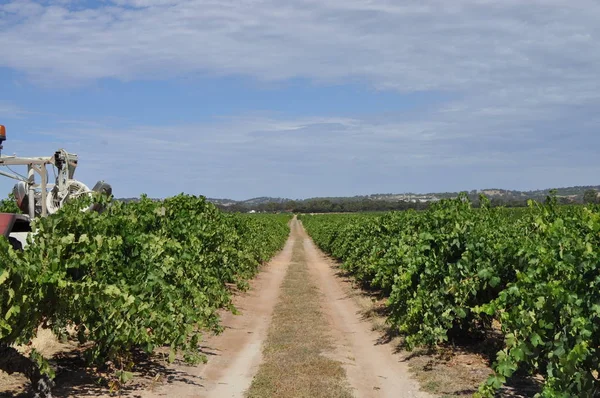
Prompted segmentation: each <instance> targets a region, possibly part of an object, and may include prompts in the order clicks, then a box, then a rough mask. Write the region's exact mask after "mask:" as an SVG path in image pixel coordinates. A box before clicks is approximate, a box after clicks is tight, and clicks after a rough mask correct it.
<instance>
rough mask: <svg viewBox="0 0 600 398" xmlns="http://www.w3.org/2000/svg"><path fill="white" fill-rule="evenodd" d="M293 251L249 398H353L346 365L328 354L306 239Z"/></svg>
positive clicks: (325, 334)
mask: <svg viewBox="0 0 600 398" xmlns="http://www.w3.org/2000/svg"><path fill="white" fill-rule="evenodd" d="M293 250H294V251H293V255H292V263H291V264H290V266H289V268H288V272H287V275H286V277H285V279H284V281H283V285H282V290H281V296H280V301H279V303H278V304H277V306H276V307H275V311H274V313H273V318H272V323H271V326H270V329H269V334H268V336H267V340H266V341H265V347H264V350H263V356H264V359H263V363H262V365H261V366H260V368H259V370H258V373H257V375H256V376H255V378H254V380H253V382H252V385H251V386H250V389H249V390H248V392H247V397H250V398H254V397H260V398H266V397H311V398H314V397H332V398H336V397H352V393H351V391H350V387H349V386H348V384H347V383H346V375H345V371H344V369H343V368H342V365H341V363H340V362H338V361H335V360H332V359H329V358H327V357H326V356H325V355H326V353H327V352H328V351H331V350H332V349H333V346H332V342H331V338H330V336H329V334H328V330H327V322H326V320H325V318H324V316H323V314H322V312H321V309H320V299H321V293H320V292H319V291H318V289H317V288H316V287H315V285H314V284H313V283H312V281H311V279H310V275H309V273H308V269H307V266H306V260H305V255H304V248H303V246H302V241H301V240H298V241H297V242H296V244H295V245H294V249H293Z"/></svg>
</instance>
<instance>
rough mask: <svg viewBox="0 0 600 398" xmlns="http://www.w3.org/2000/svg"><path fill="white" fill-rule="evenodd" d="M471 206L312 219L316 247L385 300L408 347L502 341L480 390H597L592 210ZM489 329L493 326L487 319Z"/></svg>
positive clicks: (597, 241)
mask: <svg viewBox="0 0 600 398" xmlns="http://www.w3.org/2000/svg"><path fill="white" fill-rule="evenodd" d="M482 200H483V207H482V208H481V209H475V208H473V207H472V205H471V203H470V201H469V200H468V199H467V198H466V197H464V196H462V197H459V198H458V199H454V200H443V201H441V202H439V203H437V204H434V205H432V207H431V208H430V209H429V210H427V211H423V212H416V211H407V212H391V213H387V214H384V215H368V214H359V215H316V216H304V215H303V216H302V217H301V220H302V222H303V224H304V226H305V227H306V229H307V230H308V232H309V234H310V235H311V236H312V237H313V239H314V240H315V242H316V243H317V245H318V246H319V247H320V248H321V249H323V250H324V251H326V252H327V253H329V254H331V255H332V256H333V257H335V258H337V259H339V260H341V261H342V262H343V268H345V269H346V270H348V271H349V272H351V273H352V274H353V275H354V276H355V277H356V278H357V279H358V280H360V281H362V282H364V283H367V284H369V285H371V286H372V287H374V288H377V289H381V290H382V291H383V292H384V293H385V294H387V295H388V296H389V300H388V306H389V310H390V316H389V322H390V323H391V324H392V325H393V327H395V328H397V329H398V330H399V331H400V332H402V333H403V334H404V335H405V336H406V341H407V343H408V344H409V345H410V346H415V345H426V346H435V345H437V344H439V343H443V342H445V341H447V340H448V339H451V338H453V337H458V336H461V335H462V336H481V335H485V333H487V332H489V331H490V330H492V328H493V327H494V325H500V326H499V327H500V328H501V332H502V333H503V336H504V347H503V349H501V350H500V351H499V352H498V353H497V356H496V360H495V363H494V371H495V373H494V374H493V375H492V376H490V378H489V379H488V381H487V382H486V383H485V384H483V385H482V386H481V387H480V389H479V393H478V394H479V395H480V396H486V397H491V396H493V395H494V393H495V392H496V391H497V390H498V389H499V388H500V387H501V386H502V385H503V384H504V383H505V382H506V381H507V379H508V378H510V377H511V376H513V375H514V374H515V372H527V373H535V374H541V375H542V376H543V378H544V386H543V391H542V392H541V396H543V397H594V396H598V395H599V394H600V380H599V375H598V369H600V207H598V206H593V205H590V206H588V207H578V206H565V207H562V206H559V205H557V203H556V200H555V199H554V198H553V197H549V198H548V200H547V201H546V203H545V204H538V203H535V202H530V205H529V208H525V209H504V208H491V207H490V206H488V205H486V201H485V198H482ZM496 327H497V326H496Z"/></svg>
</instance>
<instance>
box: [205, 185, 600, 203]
mask: <svg viewBox="0 0 600 398" xmlns="http://www.w3.org/2000/svg"><path fill="white" fill-rule="evenodd" d="M553 190H555V191H556V196H557V197H559V198H565V199H567V200H568V201H572V202H579V201H582V200H583V195H584V193H585V191H588V190H595V191H600V185H586V186H574V187H566V188H548V189H539V190H533V191H516V190H509V189H501V188H486V189H481V190H473V191H468V192H467V193H468V194H469V196H478V195H479V194H483V195H485V196H487V197H488V198H490V199H498V200H503V201H527V200H529V199H533V200H544V199H545V198H546V197H547V196H548V195H549V194H550V192H551V191H553ZM459 193H460V192H432V193H412V192H409V193H377V194H371V195H357V196H330V197H328V196H322V197H313V198H308V199H300V200H298V199H287V198H272V197H265V196H263V197H259V198H252V199H247V200H241V201H235V200H231V199H213V198H208V199H207V200H208V201H210V202H212V203H215V204H218V205H221V206H233V205H237V206H243V207H253V206H260V205H265V204H267V203H280V204H281V203H286V202H309V201H324V200H326V201H330V202H333V203H336V202H353V201H356V202H361V201H364V200H375V201H386V202H397V201H405V202H412V203H417V202H420V203H426V202H435V201H438V200H440V199H447V198H454V197H457V196H458V194H459Z"/></svg>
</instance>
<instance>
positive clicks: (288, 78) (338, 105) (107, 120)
mask: <svg viewBox="0 0 600 398" xmlns="http://www.w3.org/2000/svg"><path fill="white" fill-rule="evenodd" d="M598 21H600V2H599V1H596V0H576V1H566V0H560V1H559V0H527V1H523V0H502V1H497V0H496V1H491V0H452V1H449V0H419V1H408V0H394V1H392V0H236V1H232V0H154V1H151V0H43V1H29V0H14V1H12V0H8V1H6V0H0V124H4V125H5V126H6V128H7V135H8V140H7V141H6V142H5V143H4V150H3V154H4V155H11V154H17V155H19V156H50V155H52V154H53V153H54V151H55V150H57V149H59V148H65V149H67V150H68V151H69V152H73V153H77V154H78V155H79V167H78V169H77V172H76V174H75V177H76V178H77V179H79V180H81V181H83V182H84V183H86V184H87V185H88V186H90V187H91V186H93V185H94V184H95V183H96V181H98V180H105V181H107V182H109V183H110V184H111V185H112V186H113V193H114V195H115V196H116V197H135V196H139V195H140V194H142V193H145V194H148V195H150V196H151V197H166V196H171V195H175V194H178V193H180V192H186V193H189V194H194V195H205V196H208V197H219V198H231V199H247V198H252V197H257V196H274V197H288V198H297V199H299V198H307V197H314V196H352V195H362V194H372V193H402V192H440V191H460V190H472V189H484V188H506V189H519V190H532V189H541V188H550V187H561V186H573V185H598V184H600V177H599V176H600V162H598V153H599V148H600V73H599V71H600V24H599V23H598ZM13 184H14V182H13V181H12V180H10V179H6V178H1V179H0V196H2V195H3V194H2V192H6V193H8V192H10V190H11V189H12V186H13Z"/></svg>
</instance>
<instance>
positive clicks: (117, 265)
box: [0, 195, 289, 387]
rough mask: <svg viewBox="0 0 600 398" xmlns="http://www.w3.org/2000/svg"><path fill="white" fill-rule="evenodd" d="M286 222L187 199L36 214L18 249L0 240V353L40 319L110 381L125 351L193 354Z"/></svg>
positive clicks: (121, 370)
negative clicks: (82, 350) (109, 372)
mask: <svg viewBox="0 0 600 398" xmlns="http://www.w3.org/2000/svg"><path fill="white" fill-rule="evenodd" d="M288 221H289V217H288V216H269V215H246V214H226V213H223V212H220V211H219V210H218V209H216V207H215V206H214V205H212V204H211V203H208V202H207V201H206V200H205V199H204V198H202V197H199V198H198V197H192V196H185V195H179V196H176V197H172V198H169V199H166V200H164V201H162V202H156V201H152V200H149V199H147V198H145V197H142V198H141V200H140V201H139V202H137V203H127V204H126V203H121V202H112V203H108V205H107V209H106V210H105V211H104V212H102V213H96V212H81V211H79V207H78V204H77V203H75V204H73V205H72V206H67V207H66V208H64V209H63V210H61V211H60V212H59V213H58V214H56V215H53V216H50V217H47V218H42V219H39V220H37V221H36V222H35V225H34V230H35V234H34V236H33V240H31V241H30V244H29V245H28V246H27V247H26V248H25V250H23V251H14V250H13V249H12V248H11V247H10V245H9V243H8V241H6V240H5V239H0V251H1V252H2V256H0V350H2V349H4V350H8V349H10V347H11V345H14V344H27V343H29V342H30V341H31V339H32V338H33V337H34V336H35V334H36V331H37V330H38V327H40V325H42V326H43V327H48V328H51V329H52V330H53V331H54V333H55V334H56V335H58V336H64V335H68V334H69V333H71V334H72V333H73V331H75V332H74V333H75V334H76V336H77V338H78V339H79V341H80V342H81V343H87V344H86V346H87V347H89V348H88V349H87V351H86V355H87V359H88V361H89V362H90V363H95V364H99V365H102V364H105V363H108V362H109V361H110V363H112V364H114V366H115V369H114V370H115V371H116V373H115V374H116V376H117V379H116V380H117V382H118V381H120V382H123V381H125V380H127V379H128V378H129V377H131V373H130V372H129V371H130V370H131V366H130V365H128V364H130V362H131V358H132V356H131V354H132V350H143V351H145V352H147V353H151V352H152V351H153V350H154V349H155V348H156V347H160V346H165V345H166V346H169V347H170V349H171V355H170V359H171V360H173V359H174V358H175V355H176V354H177V353H178V352H181V353H182V354H183V355H184V358H185V359H186V360H187V361H188V362H190V363H194V362H197V361H199V360H202V359H203V358H202V356H201V355H200V354H199V352H200V351H199V348H198V346H199V343H200V340H201V338H202V335H203V333H206V332H207V331H214V332H219V331H220V330H221V325H220V322H219V315H218V310H219V309H222V308H227V309H229V310H234V307H233V305H232V301H231V286H230V285H231V284H237V286H238V287H240V288H244V287H245V286H246V281H247V280H248V279H249V278H251V277H252V276H253V275H255V274H256V272H257V271H258V268H259V266H260V264H261V263H263V262H265V261H267V260H268V259H269V258H270V257H271V256H272V255H273V254H274V253H275V252H276V251H278V250H279V249H280V248H281V247H282V245H283V243H284V242H285V240H286V238H287V236H288V233H289V227H288V225H287V223H288ZM33 359H36V360H37V362H38V364H40V365H42V366H43V367H44V368H45V369H42V370H45V371H51V369H50V368H49V367H48V366H47V363H46V362H45V361H43V359H42V358H39V355H37V354H36V353H35V352H34V358H33ZM1 362H2V359H0V368H6V366H9V365H10V364H4V367H3V366H2V363H1ZM44 364H46V366H44ZM34 387H35V386H34Z"/></svg>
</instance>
